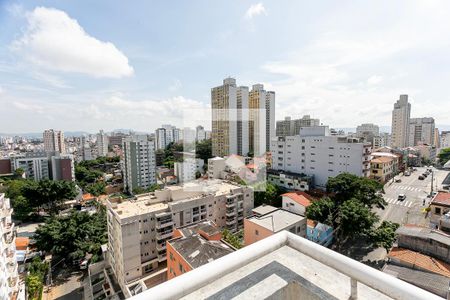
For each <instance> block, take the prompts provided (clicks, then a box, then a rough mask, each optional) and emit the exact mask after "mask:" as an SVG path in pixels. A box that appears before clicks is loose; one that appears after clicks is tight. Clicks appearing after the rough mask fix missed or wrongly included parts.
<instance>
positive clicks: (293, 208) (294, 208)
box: [281, 196, 306, 216]
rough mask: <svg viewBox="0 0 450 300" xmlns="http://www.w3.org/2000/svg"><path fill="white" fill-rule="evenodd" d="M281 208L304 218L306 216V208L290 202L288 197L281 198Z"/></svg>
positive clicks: (292, 201)
mask: <svg viewBox="0 0 450 300" xmlns="http://www.w3.org/2000/svg"><path fill="white" fill-rule="evenodd" d="M281 208H283V209H285V210H287V211H290V212H293V213H296V214H299V215H302V216H305V214H306V207H304V206H303V205H300V204H299V203H297V202H295V201H294V200H292V199H291V198H289V197H286V196H283V197H282V206H281Z"/></svg>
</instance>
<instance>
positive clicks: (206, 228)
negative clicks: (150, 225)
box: [177, 220, 221, 236]
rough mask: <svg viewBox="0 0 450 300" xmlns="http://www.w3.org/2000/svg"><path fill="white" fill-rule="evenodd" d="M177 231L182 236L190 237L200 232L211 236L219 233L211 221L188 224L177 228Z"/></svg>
mask: <svg viewBox="0 0 450 300" xmlns="http://www.w3.org/2000/svg"><path fill="white" fill-rule="evenodd" d="M177 230H178V231H180V233H181V234H182V235H183V236H190V235H194V234H196V233H198V232H199V231H200V230H201V231H203V232H205V233H206V234H208V235H210V236H212V235H215V234H217V233H221V231H220V230H219V228H218V227H217V226H216V225H215V224H214V222H213V221H210V220H206V221H203V222H200V223H195V224H190V225H187V226H184V227H180V228H177Z"/></svg>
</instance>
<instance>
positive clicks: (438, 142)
mask: <svg viewBox="0 0 450 300" xmlns="http://www.w3.org/2000/svg"><path fill="white" fill-rule="evenodd" d="M433 145H435V146H436V148H437V149H439V148H441V139H440V133H439V129H438V128H435V129H434V136H433Z"/></svg>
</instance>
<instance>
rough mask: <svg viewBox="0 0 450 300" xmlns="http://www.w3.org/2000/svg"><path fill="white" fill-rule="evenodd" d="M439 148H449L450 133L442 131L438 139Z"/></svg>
mask: <svg viewBox="0 0 450 300" xmlns="http://www.w3.org/2000/svg"><path fill="white" fill-rule="evenodd" d="M440 144H441V148H450V131H442V132H441V139H440Z"/></svg>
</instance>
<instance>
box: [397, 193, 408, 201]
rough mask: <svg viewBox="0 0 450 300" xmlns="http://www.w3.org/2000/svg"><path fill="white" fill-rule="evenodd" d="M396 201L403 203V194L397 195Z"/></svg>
mask: <svg viewBox="0 0 450 300" xmlns="http://www.w3.org/2000/svg"><path fill="white" fill-rule="evenodd" d="M397 199H398V201H403V200H405V199H406V195H405V194H399V195H398V198H397Z"/></svg>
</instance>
